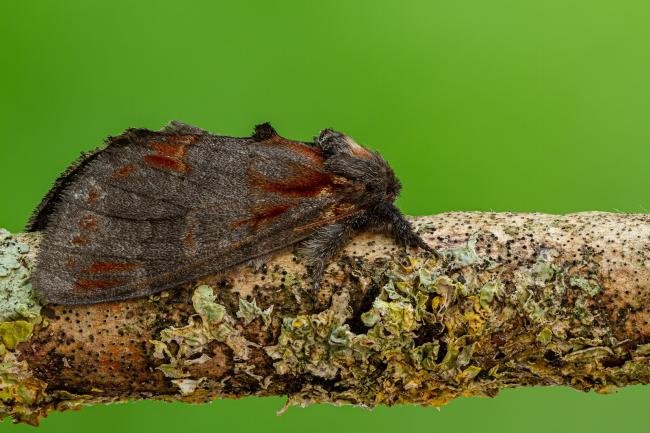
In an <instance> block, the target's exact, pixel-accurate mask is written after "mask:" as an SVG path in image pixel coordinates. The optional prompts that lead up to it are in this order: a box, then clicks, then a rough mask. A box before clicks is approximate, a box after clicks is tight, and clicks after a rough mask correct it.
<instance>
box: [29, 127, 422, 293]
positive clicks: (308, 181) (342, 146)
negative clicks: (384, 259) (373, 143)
mask: <svg viewBox="0 0 650 433" xmlns="http://www.w3.org/2000/svg"><path fill="white" fill-rule="evenodd" d="M399 192H400V182H399V181H398V179H397V177H396V176H395V173H394V172H393V170H392V169H391V168H390V166H389V165H388V164H387V163H386V161H385V160H384V159H383V158H382V157H381V156H380V155H379V153H377V152H374V151H371V150H368V149H366V148H364V147H362V146H360V145H359V144H357V143H355V142H354V141H353V140H352V139H351V138H350V137H348V136H346V135H344V134H342V133H340V132H336V131H333V130H331V129H325V130H323V131H321V132H320V134H319V135H318V136H317V137H315V139H314V142H313V143H306V142H300V141H294V140H289V139H286V138H283V137H281V136H279V135H278V134H277V132H276V131H275V130H274V129H273V127H271V125H270V124H269V123H264V124H261V125H258V126H256V127H255V130H254V133H253V135H252V136H251V137H246V138H235V137H228V136H219V135H213V134H211V133H208V132H207V131H205V130H202V129H200V128H197V127H194V126H190V125H187V124H184V123H181V122H177V121H173V122H171V123H170V124H169V125H168V126H166V127H165V128H163V129H162V130H160V131H151V130H148V129H133V128H132V129H127V130H126V131H125V132H124V133H122V134H121V135H119V136H116V137H109V138H108V139H107V140H106V147H104V148H103V149H100V150H97V151H95V152H92V153H90V154H87V155H85V156H83V157H82V158H81V159H80V160H78V161H77V162H76V163H75V164H73V165H72V166H71V167H70V168H68V170H66V171H65V172H64V173H63V174H62V175H61V176H60V177H59V179H58V180H57V181H56V183H55V185H54V186H53V188H52V189H51V190H50V191H49V193H48V194H47V195H46V196H45V198H44V199H43V200H42V202H41V203H40V205H39V206H38V207H37V208H36V210H35V211H34V214H33V215H32V218H31V219H30V221H29V224H28V227H27V229H28V230H29V231H43V232H44V238H43V240H42V243H41V247H40V251H39V253H38V256H37V267H36V271H35V273H34V275H33V276H32V283H33V285H34V287H35V289H36V290H37V293H38V294H39V296H40V297H41V298H42V299H43V300H44V301H46V302H50V303H55V304H64V305H76V304H91V303H98V302H108V301H117V300H123V299H129V298H137V297H142V296H147V295H151V294H154V293H157V292H160V291H162V290H166V289H172V288H174V287H177V286H179V285H181V284H183V283H186V282H190V281H192V280H196V279H198V278H200V277H202V276H205V275H209V274H215V273H218V272H220V271H223V270H225V269H227V268H230V267H232V266H234V265H237V264H241V263H245V262H247V261H250V260H251V259H254V258H256V257H261V256H264V255H266V254H268V253H271V252H273V251H275V250H278V249H281V248H284V247H287V246H290V245H294V244H296V243H298V242H302V244H301V245H302V246H301V249H302V253H303V255H304V257H305V261H306V265H307V269H308V271H309V275H310V276H311V278H312V281H313V288H314V289H315V290H318V288H319V286H320V282H321V280H322V278H323V274H324V270H325V267H326V265H327V264H328V262H329V261H330V259H332V257H333V256H334V255H335V254H336V253H337V252H338V251H339V250H340V249H341V248H342V247H343V246H344V245H345V244H346V242H347V241H348V240H349V238H350V236H351V235H352V234H353V233H354V232H356V231H357V230H362V229H370V228H374V229H378V230H380V231H384V232H386V233H390V234H392V236H393V237H394V239H395V240H396V241H397V242H398V243H399V244H401V245H403V246H413V247H420V248H424V249H427V250H429V247H428V246H427V244H426V243H425V242H424V241H423V240H422V239H421V238H420V237H419V236H418V235H417V234H416V233H415V232H414V230H413V228H412V226H411V225H410V224H409V222H408V221H407V220H406V219H405V218H404V217H403V215H402V214H401V212H400V211H399V210H398V209H397V207H395V205H394V203H393V202H394V201H395V199H396V197H397V195H398V194H399Z"/></svg>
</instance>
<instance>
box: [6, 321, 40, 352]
mask: <svg viewBox="0 0 650 433" xmlns="http://www.w3.org/2000/svg"><path fill="white" fill-rule="evenodd" d="M33 329H34V325H32V324H31V323H29V322H26V321H25V320H14V321H13V322H1V323H0V341H1V342H2V343H3V344H4V346H5V347H6V348H7V349H9V350H14V349H15V348H16V345H17V344H18V343H20V342H22V341H27V340H28V339H29V337H30V335H32V331H33Z"/></svg>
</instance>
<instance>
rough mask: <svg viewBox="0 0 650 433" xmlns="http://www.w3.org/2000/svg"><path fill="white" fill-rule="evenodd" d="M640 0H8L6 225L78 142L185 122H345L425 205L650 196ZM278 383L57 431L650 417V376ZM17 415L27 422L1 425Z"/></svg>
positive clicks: (542, 426) (644, 203)
mask: <svg viewBox="0 0 650 433" xmlns="http://www.w3.org/2000/svg"><path fill="white" fill-rule="evenodd" d="M649 18H650V3H649V2H647V1H621V0H619V1H613V0H612V1H602V0H590V1H572V0H546V1H522V0H512V1H505V0H490V1H478V0H471V1H470V0H466V1H457V2H454V1H445V2H443V1H394V2H388V1H378V0H373V1H352V0H349V1H325V0H319V1H255V2H246V1H232V2H214V1H180V0H177V1H175V2H171V1H139V2H138V1H133V0H131V1H124V0H111V1H110V2H109V1H104V2H98V1H97V2H95V1H78V2H73V1H62V0H58V1H34V0H32V1H29V2H25V1H16V0H10V1H7V0H2V1H0V48H1V51H0V62H1V63H0V66H1V67H0V101H1V102H0V162H1V164H0V185H1V188H2V189H1V197H2V199H1V200H0V210H1V212H0V225H2V226H4V227H7V228H8V229H10V230H15V231H18V230H20V229H21V227H23V225H24V223H25V222H26V220H27V218H28V216H29V214H30V211H31V209H32V208H33V207H34V206H35V205H36V204H37V202H38V201H39V199H40V197H41V196H42V195H43V194H44V193H45V192H46V191H47V189H48V187H49V186H50V185H51V183H52V181H53V180H54V179H55V177H56V176H57V174H58V173H59V172H60V171H62V170H63V169H64V168H65V167H66V165H67V164H68V163H69V162H70V161H72V160H73V159H75V158H76V157H77V156H78V154H79V152H80V151H83V150H90V149H92V148H94V147H95V146H97V145H99V144H100V143H101V141H102V139H103V138H104V137H105V136H107V135H114V134H118V133H119V132H121V131H122V130H123V129H125V128H127V127H129V126H144V127H149V128H153V129H158V128H159V127H161V126H163V125H164V124H165V123H166V122H168V121H169V120H170V119H180V120H183V121H185V122H188V123H192V124H196V125H198V126H201V127H203V128H205V129H208V130H211V131H213V132H216V133H222V134H227V135H248V134H249V133H250V132H251V130H252V127H253V125H254V124H256V123H259V122H262V121H266V120H270V121H271V122H272V123H273V124H274V125H275V127H276V129H277V130H278V131H279V132H280V133H281V134H282V135H284V136H287V137H291V138H298V139H311V137H313V135H315V134H316V133H317V132H318V131H319V130H320V129H321V128H324V127H334V128H336V129H339V130H342V131H345V132H347V133H348V134H349V135H351V136H353V137H355V138H356V139H357V141H358V142H360V143H362V144H365V145H367V146H369V147H372V148H375V149H378V150H380V151H381V152H382V153H383V154H384V156H385V157H386V158H387V159H388V160H389V161H390V162H391V164H392V165H393V167H394V168H395V170H396V171H397V173H398V175H399V177H400V178H401V180H402V182H403V184H404V190H403V194H402V197H401V198H400V201H399V204H400V206H401V207H402V209H403V210H404V211H405V212H407V213H410V214H428V213H435V212H441V211H447V210H486V211H487V210H497V211H540V212H557V213H565V212H573V211H582V210H603V211H623V212H648V209H650V196H649V194H648V185H649V184H650V170H648V161H649V156H650V147H649V146H648V143H650V122H649V121H648V120H649V119H648V114H649V113H650V110H649V109H650V80H649V78H650V51H649V48H650V25H648V22H649ZM282 404H283V400H282V399H280V398H264V399H261V398H247V399H244V400H240V401H234V400H232V401H218V402H215V403H213V404H210V405H203V406H192V405H183V404H168V403H160V402H139V403H130V404H124V405H113V406H97V407H91V408H86V409H83V410H82V411H80V412H67V413H57V414H52V415H51V416H50V417H49V418H48V419H46V420H44V422H43V425H42V428H41V430H40V431H43V432H55V431H57V432H64V431H65V432H73V431H93V432H115V431H119V432H120V433H127V432H142V431H157V432H172V431H174V432H176V431H193V432H221V431H223V432H231V431H247V430H250V431H252V430H254V429H256V430H257V431H266V432H276V431H277V432H290V431H295V432H298V431H300V432H307V431H309V432H319V431H336V432H347V431H350V432H352V431H355V432H358V431H362V430H361V429H364V430H363V431H366V430H368V431H370V430H371V431H374V432H395V431H401V430H403V429H413V430H414V431H416V430H417V431H477V430H478V429H481V430H482V431H483V432H492V431H495V432H496V431H499V432H510V431H513V432H515V431H516V432H519V431H522V430H523V431H531V432H535V431H539V432H549V431H562V430H565V431H571V432H581V431H585V432H587V431H588V432H597V431H611V430H613V429H617V430H621V431H634V430H641V429H643V430H647V426H648V425H649V422H648V421H650V415H648V411H647V407H648V404H650V392H648V389H647V388H645V387H642V386H637V387H630V388H626V389H623V390H621V391H619V392H618V393H617V394H614V395H609V396H600V395H596V394H593V393H591V394H582V393H578V392H576V391H573V390H571V389H567V388H546V389H542V388H538V389H521V390H508V391H504V392H502V393H501V394H500V395H499V396H498V397H497V398H494V399H484V398H465V399H460V400H457V401H453V402H452V403H450V404H449V405H448V406H446V407H444V408H442V410H441V411H437V410H435V409H432V408H419V407H406V406H402V407H394V408H386V407H381V408H377V409H375V410H373V411H368V410H364V409H360V408H352V407H343V408H336V407H332V406H325V405H317V406H312V407H309V408H307V409H297V408H295V409H291V410H289V411H288V413H286V414H285V415H284V416H281V417H276V415H275V411H276V410H277V409H278V408H280V407H281V406H282ZM0 429H2V430H6V431H12V430H13V431H16V432H22V431H32V430H31V428H30V427H26V426H15V427H14V426H10V425H9V424H8V423H7V422H5V423H4V424H2V425H0Z"/></svg>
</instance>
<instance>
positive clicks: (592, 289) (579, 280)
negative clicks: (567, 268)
mask: <svg viewBox="0 0 650 433" xmlns="http://www.w3.org/2000/svg"><path fill="white" fill-rule="evenodd" d="M569 283H570V284H571V285H572V286H574V287H578V288H580V289H582V291H584V292H585V294H587V295H589V296H591V297H593V296H595V295H597V294H598V293H599V292H600V291H601V288H600V286H599V285H598V284H592V283H590V282H589V280H587V279H586V278H583V277H571V279H570V280H569Z"/></svg>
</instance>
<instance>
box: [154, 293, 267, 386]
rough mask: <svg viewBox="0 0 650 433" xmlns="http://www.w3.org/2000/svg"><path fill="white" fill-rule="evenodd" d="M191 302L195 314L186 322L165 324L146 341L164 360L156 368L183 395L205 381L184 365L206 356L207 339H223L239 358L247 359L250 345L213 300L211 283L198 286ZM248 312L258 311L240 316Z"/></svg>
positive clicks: (199, 361) (201, 359) (252, 309)
mask: <svg viewBox="0 0 650 433" xmlns="http://www.w3.org/2000/svg"><path fill="white" fill-rule="evenodd" d="M192 304H193V306H194V310H195V311H196V314H195V315H193V316H190V317H189V319H188V324H187V325H186V326H182V327H179V328H177V327H173V326H171V327H168V328H165V329H163V330H162V331H161V332H160V337H159V339H158V340H151V341H150V343H151V344H153V346H154V357H155V358H157V359H164V360H166V361H167V362H166V363H164V364H161V365H159V366H158V369H159V370H161V371H162V372H163V373H164V374H165V376H167V377H169V378H170V379H172V383H174V384H175V385H177V386H178V388H179V391H180V393H181V394H183V395H189V394H191V393H193V392H194V391H195V390H196V389H197V387H199V386H200V385H201V383H203V382H204V381H205V378H202V377H199V378H192V377H190V376H191V374H190V373H189V372H188V367H189V366H191V365H193V364H202V363H205V362H206V361H208V360H210V356H209V355H208V354H206V353H204V352H205V349H207V347H208V345H209V344H210V343H211V342H213V341H218V342H221V343H225V344H226V345H227V346H228V347H229V348H230V349H231V350H232V351H233V355H234V358H235V359H237V360H241V361H245V360H247V359H248V356H249V347H250V346H251V345H253V343H251V342H250V341H248V340H246V338H244V336H242V334H241V333H240V332H239V331H238V330H237V329H236V328H235V323H236V319H235V318H233V317H231V316H230V315H229V314H228V313H227V310H226V307H225V306H223V305H221V304H219V303H217V302H216V295H215V294H214V291H213V289H212V287H210V286H208V285H200V286H198V287H197V288H196V289H195V290H194V294H193V296H192ZM251 304H253V305H254V306H255V307H257V305H256V304H254V303H251ZM240 305H241V304H240ZM258 309H259V308H258ZM270 313H271V311H270V310H268V311H262V312H261V313H260V314H261V315H262V316H264V315H267V316H268V315H270ZM249 314H253V315H254V314H258V313H257V312H256V311H255V309H254V308H252V307H251V308H250V309H249V310H247V313H246V314H245V315H244V316H245V317H246V318H250V315H249Z"/></svg>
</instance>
